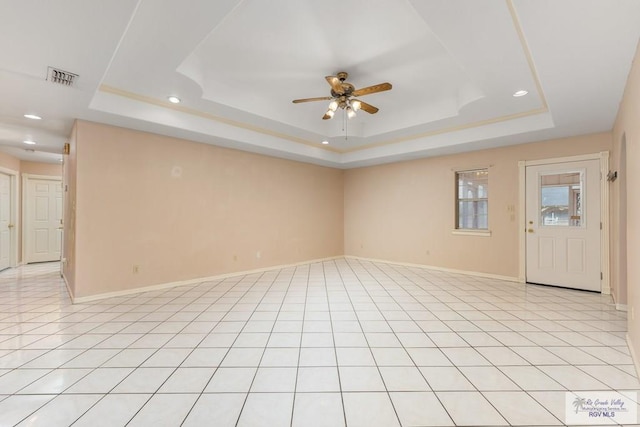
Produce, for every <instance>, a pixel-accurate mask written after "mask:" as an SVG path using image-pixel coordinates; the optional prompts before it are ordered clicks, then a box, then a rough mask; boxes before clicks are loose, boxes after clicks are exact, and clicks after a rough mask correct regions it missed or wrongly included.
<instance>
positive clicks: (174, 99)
mask: <svg viewBox="0 0 640 427" xmlns="http://www.w3.org/2000/svg"><path fill="white" fill-rule="evenodd" d="M167 99H168V100H169V102H170V103H172V104H180V98H178V97H177V96H173V95H172V96H168V97H167Z"/></svg>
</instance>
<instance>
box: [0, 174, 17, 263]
mask: <svg viewBox="0 0 640 427" xmlns="http://www.w3.org/2000/svg"><path fill="white" fill-rule="evenodd" d="M0 172H2V173H3V174H5V175H9V180H10V183H9V188H10V192H11V195H10V196H9V199H10V200H11V223H12V224H13V225H14V227H13V228H12V229H11V231H10V237H9V244H10V246H11V248H10V249H9V265H10V266H11V267H17V266H18V230H20V213H19V212H20V210H19V203H18V182H19V181H18V171H14V170H13V169H7V168H3V167H0Z"/></svg>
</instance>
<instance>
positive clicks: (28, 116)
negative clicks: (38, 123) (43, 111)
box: [24, 114, 42, 120]
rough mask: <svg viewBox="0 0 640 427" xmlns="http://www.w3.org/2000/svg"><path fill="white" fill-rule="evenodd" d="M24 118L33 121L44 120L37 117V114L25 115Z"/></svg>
mask: <svg viewBox="0 0 640 427" xmlns="http://www.w3.org/2000/svg"><path fill="white" fill-rule="evenodd" d="M24 116H25V117H26V118H27V119H31V120H42V117H40V116H36V115H35V114H25V115H24Z"/></svg>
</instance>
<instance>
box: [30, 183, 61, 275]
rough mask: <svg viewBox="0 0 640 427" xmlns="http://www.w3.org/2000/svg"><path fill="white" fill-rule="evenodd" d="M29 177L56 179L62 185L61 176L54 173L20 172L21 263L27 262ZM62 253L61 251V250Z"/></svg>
mask: <svg viewBox="0 0 640 427" xmlns="http://www.w3.org/2000/svg"><path fill="white" fill-rule="evenodd" d="M30 179H41V180H45V181H58V182H60V185H62V177H61V176H56V175H34V174H31V173H23V174H22V224H24V227H23V229H22V263H23V264H26V263H27V259H26V257H27V240H28V239H27V226H28V224H27V205H28V203H27V197H28V196H29V194H28V193H29V185H28V184H29V180H30ZM61 254H62V252H61ZM60 256H62V255H60Z"/></svg>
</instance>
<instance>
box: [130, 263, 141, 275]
mask: <svg viewBox="0 0 640 427" xmlns="http://www.w3.org/2000/svg"><path fill="white" fill-rule="evenodd" d="M132 271H133V274H138V273H140V266H139V265H137V264H134V265H133V269H132Z"/></svg>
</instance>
